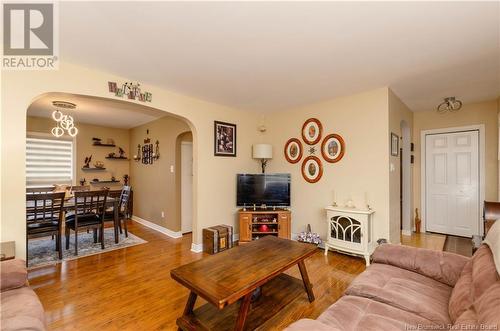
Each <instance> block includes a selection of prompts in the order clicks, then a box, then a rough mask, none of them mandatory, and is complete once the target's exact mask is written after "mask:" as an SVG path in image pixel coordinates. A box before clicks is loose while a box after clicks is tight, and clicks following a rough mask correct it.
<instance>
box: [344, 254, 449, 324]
mask: <svg viewBox="0 0 500 331" xmlns="http://www.w3.org/2000/svg"><path fill="white" fill-rule="evenodd" d="M451 290H452V288H451V287H450V286H448V285H446V284H444V283H442V282H439V281H437V280H434V279H432V278H429V277H426V276H423V275H421V274H418V273H415V272H411V271H409V270H405V269H401V268H398V267H395V266H392V265H387V264H378V263H375V264H372V265H371V266H369V267H368V268H367V269H366V271H365V272H363V273H362V274H361V275H359V276H358V277H357V278H356V279H355V280H354V281H353V282H352V284H351V285H350V286H349V288H348V289H347V291H346V294H347V295H351V296H353V295H354V296H359V297H365V298H369V299H372V300H375V301H378V302H380V303H384V304H387V305H390V306H392V307H394V308H398V309H400V310H402V311H405V312H407V313H411V314H414V315H417V316H420V317H421V318H423V319H426V320H428V321H430V322H433V323H435V324H448V323H450V322H451V321H450V317H449V315H448V302H449V298H450V294H451Z"/></svg>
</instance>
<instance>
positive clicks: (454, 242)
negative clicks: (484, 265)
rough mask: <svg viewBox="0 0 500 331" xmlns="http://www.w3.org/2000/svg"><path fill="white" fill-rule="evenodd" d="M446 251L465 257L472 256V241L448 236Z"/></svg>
mask: <svg viewBox="0 0 500 331" xmlns="http://www.w3.org/2000/svg"><path fill="white" fill-rule="evenodd" d="M444 250H445V251H447V252H453V253H457V254H460V255H463V256H469V257H470V256H472V239H470V238H464V237H456V236H446V243H445V245H444Z"/></svg>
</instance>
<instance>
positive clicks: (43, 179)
mask: <svg viewBox="0 0 500 331" xmlns="http://www.w3.org/2000/svg"><path fill="white" fill-rule="evenodd" d="M72 183H73V141H71V140H61V139H50V138H37V137H27V138H26V186H27V187H36V186H48V185H52V184H68V185H71V184H72Z"/></svg>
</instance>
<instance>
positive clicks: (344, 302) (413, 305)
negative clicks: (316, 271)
mask: <svg viewBox="0 0 500 331" xmlns="http://www.w3.org/2000/svg"><path fill="white" fill-rule="evenodd" d="M499 225H500V224H499ZM498 233H500V232H498ZM498 241H500V238H498ZM493 250H494V251H496V249H495V248H494V249H493ZM372 258H373V264H372V265H371V266H369V267H368V268H367V269H366V271H365V272H363V273H362V274H361V275H359V276H358V277H357V278H356V279H355V280H354V281H353V282H352V284H351V285H350V286H349V287H348V289H347V290H346V293H345V294H344V296H343V297H341V298H340V299H339V300H338V301H337V302H336V303H334V304H333V305H332V306H330V307H329V308H328V309H327V310H326V311H324V312H323V313H322V314H321V315H320V316H319V317H318V318H317V319H316V320H311V319H302V320H299V321H297V322H295V323H293V324H292V325H290V326H289V327H288V328H287V329H286V330H288V331H296V330H308V331H323V330H324V331H326V330H330V331H335V330H360V331H361V330H362V331H370V330H383V331H388V330H447V329H452V330H499V329H500V277H499V274H498V271H497V269H496V268H495V263H494V258H493V253H492V250H491V249H490V246H488V245H485V244H483V245H482V246H481V247H480V248H479V249H478V250H477V251H476V253H475V254H474V255H473V257H472V258H466V257H463V256H459V255H456V254H452V253H447V252H439V251H433V250H428V249H421V248H413V247H408V246H400V245H391V244H383V245H381V246H379V247H378V248H377V249H376V250H375V252H374V254H373V256H372Z"/></svg>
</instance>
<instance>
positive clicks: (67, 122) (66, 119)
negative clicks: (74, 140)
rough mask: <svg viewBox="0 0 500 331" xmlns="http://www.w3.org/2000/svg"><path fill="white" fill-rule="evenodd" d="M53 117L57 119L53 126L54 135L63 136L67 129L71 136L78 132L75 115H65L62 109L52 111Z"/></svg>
mask: <svg viewBox="0 0 500 331" xmlns="http://www.w3.org/2000/svg"><path fill="white" fill-rule="evenodd" d="M52 119H53V120H54V121H56V126H55V127H53V128H52V131H51V132H52V135H53V136H55V137H58V138H59V137H61V136H62V135H63V134H64V131H66V132H67V133H68V134H69V135H70V136H71V137H74V136H76V135H77V134H78V129H77V128H76V126H75V124H74V121H73V117H72V116H70V115H64V114H63V113H62V112H61V111H60V110H54V112H53V113H52Z"/></svg>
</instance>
